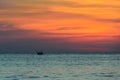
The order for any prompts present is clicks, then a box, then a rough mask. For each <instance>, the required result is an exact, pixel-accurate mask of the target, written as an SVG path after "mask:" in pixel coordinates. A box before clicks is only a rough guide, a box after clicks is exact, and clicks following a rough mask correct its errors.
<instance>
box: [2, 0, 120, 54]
mask: <svg viewBox="0 0 120 80" xmlns="http://www.w3.org/2000/svg"><path fill="white" fill-rule="evenodd" d="M41 49H42V50H44V51H47V52H120V0H0V51H34V50H41Z"/></svg>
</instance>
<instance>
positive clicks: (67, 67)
mask: <svg viewBox="0 0 120 80" xmlns="http://www.w3.org/2000/svg"><path fill="white" fill-rule="evenodd" d="M0 80H120V54H116V55H114V54H111V55H103V54H102V55H100V54H96V55H94V54H89V55H83V54H69V55H67V54H62V55H56V54H45V55H41V56H38V55H35V54H0Z"/></svg>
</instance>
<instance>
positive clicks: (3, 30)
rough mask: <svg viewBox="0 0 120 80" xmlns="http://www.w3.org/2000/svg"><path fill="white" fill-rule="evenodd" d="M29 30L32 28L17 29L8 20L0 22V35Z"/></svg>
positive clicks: (22, 32) (29, 31) (23, 32)
mask: <svg viewBox="0 0 120 80" xmlns="http://www.w3.org/2000/svg"><path fill="white" fill-rule="evenodd" d="M31 32H32V30H22V29H18V28H17V27H16V26H15V25H14V24H12V23H9V22H0V36H13V35H19V34H21V35H22V34H27V33H31Z"/></svg>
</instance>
